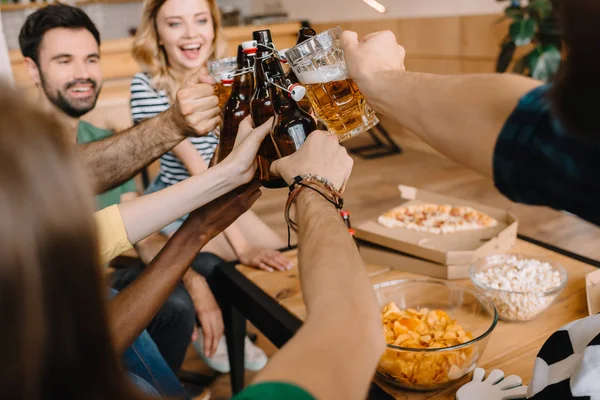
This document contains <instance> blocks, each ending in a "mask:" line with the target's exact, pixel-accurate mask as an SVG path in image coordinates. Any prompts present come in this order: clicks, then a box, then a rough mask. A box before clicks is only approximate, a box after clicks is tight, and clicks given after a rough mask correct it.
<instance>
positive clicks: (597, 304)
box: [585, 270, 600, 315]
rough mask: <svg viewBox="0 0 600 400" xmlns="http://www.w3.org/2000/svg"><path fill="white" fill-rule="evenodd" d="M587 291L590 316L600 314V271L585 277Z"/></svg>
mask: <svg viewBox="0 0 600 400" xmlns="http://www.w3.org/2000/svg"><path fill="white" fill-rule="evenodd" d="M585 291H586V294H587V304H588V311H589V313H590V315H596V314H598V313H600V270H598V271H594V272H590V273H589V274H587V275H586V276H585Z"/></svg>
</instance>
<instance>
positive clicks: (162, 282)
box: [109, 224, 211, 355]
mask: <svg viewBox="0 0 600 400" xmlns="http://www.w3.org/2000/svg"><path fill="white" fill-rule="evenodd" d="M199 225H200V224H186V225H184V226H183V227H182V228H181V229H180V230H179V231H178V232H176V233H175V235H174V236H173V237H172V238H171V240H170V241H169V243H168V244H167V245H166V246H165V247H164V248H163V250H161V252H160V253H159V254H158V255H157V256H156V258H155V259H154V260H153V261H152V263H151V264H150V265H148V266H147V267H146V268H145V269H144V271H143V272H142V274H141V275H140V276H139V277H138V278H137V279H136V280H135V281H134V282H133V283H131V284H130V285H129V286H127V288H125V289H124V290H123V291H121V292H120V293H119V294H118V295H117V296H116V297H115V298H114V299H113V300H112V301H111V302H110V305H109V318H110V322H111V329H112V332H113V334H112V336H113V341H114V346H115V350H116V352H117V354H118V355H121V354H123V352H124V351H125V350H126V349H127V348H128V347H129V346H131V344H132V343H133V342H134V341H135V339H136V338H137V337H138V336H139V335H140V334H141V332H142V331H143V330H144V329H145V328H146V326H147V325H148V324H149V323H150V321H151V319H152V318H154V316H155V315H156V313H157V312H158V311H159V310H160V308H161V307H162V305H163V304H164V303H165V301H166V300H167V298H168V297H169V296H170V294H171V293H172V291H173V290H174V289H175V287H176V286H177V285H178V284H179V283H180V282H181V280H182V278H183V276H184V274H185V273H186V271H187V270H188V267H189V265H190V264H191V262H192V260H193V259H194V257H195V256H196V255H197V254H198V252H199V251H200V249H201V248H202V247H203V246H204V245H205V244H206V243H207V242H208V241H209V240H210V238H211V236H207V235H205V234H203V233H202V232H200V231H199V229H200V228H198V226H199Z"/></svg>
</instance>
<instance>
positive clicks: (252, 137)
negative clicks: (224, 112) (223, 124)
mask: <svg viewBox="0 0 600 400" xmlns="http://www.w3.org/2000/svg"><path fill="white" fill-rule="evenodd" d="M272 125H273V118H270V119H269V120H268V121H267V122H265V123H264V124H262V125H261V126H259V127H257V128H255V129H252V118H251V117H250V116H248V117H246V118H244V120H243V121H242V122H241V123H240V127H239V128H238V134H237V136H236V138H235V145H234V147H233V151H232V152H231V153H230V154H229V155H228V156H227V157H226V158H225V159H224V160H223V161H222V162H221V163H219V165H220V166H222V167H227V168H232V174H233V175H234V176H238V177H240V178H241V179H242V182H244V183H247V182H250V180H251V179H252V178H253V177H254V175H255V173H256V167H257V166H256V153H257V152H258V148H259V147H260V144H261V143H262V142H263V139H264V138H265V137H266V136H267V135H268V134H269V133H270V132H271V127H272Z"/></svg>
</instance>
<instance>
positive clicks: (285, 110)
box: [264, 59, 317, 158]
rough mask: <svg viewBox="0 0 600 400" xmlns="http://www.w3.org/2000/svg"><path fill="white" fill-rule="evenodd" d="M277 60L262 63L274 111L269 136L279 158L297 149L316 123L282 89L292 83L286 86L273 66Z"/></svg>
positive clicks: (281, 76) (315, 126)
mask: <svg viewBox="0 0 600 400" xmlns="http://www.w3.org/2000/svg"><path fill="white" fill-rule="evenodd" d="M278 62H279V61H278V60H275V59H273V60H266V61H265V63H264V64H265V70H266V71H268V74H269V78H271V79H272V83H273V84H272V85H271V86H270V87H269V90H270V91H271V98H272V99H273V110H274V111H275V121H274V122H273V130H272V131H271V136H272V138H273V143H275V148H276V149H277V155H278V156H279V157H280V158H281V157H285V156H289V155H290V154H292V153H294V152H295V151H296V150H298V149H299V148H300V146H302V144H303V143H304V141H305V140H306V137H307V136H308V134H309V133H311V132H312V131H314V130H315V129H317V124H316V122H315V120H314V119H313V117H311V116H310V114H308V113H307V112H306V111H304V110H302V109H301V108H300V106H299V105H298V103H296V101H294V100H293V99H292V98H291V94H290V93H289V92H287V91H286V90H284V88H285V89H288V90H290V88H291V87H292V86H293V85H289V86H290V88H288V85H287V84H286V79H285V77H284V76H283V74H281V73H278V72H277V68H274V64H276V63H278Z"/></svg>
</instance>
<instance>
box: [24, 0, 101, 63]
mask: <svg viewBox="0 0 600 400" xmlns="http://www.w3.org/2000/svg"><path fill="white" fill-rule="evenodd" d="M54 28H70V29H79V28H83V29H87V30H88V31H89V32H90V33H91V34H92V35H94V38H95V39H96V43H98V45H100V32H98V29H97V28H96V25H94V23H93V22H92V20H91V19H90V17H88V16H87V14H86V13H85V12H83V10H81V9H80V8H77V7H72V6H68V5H65V4H56V5H48V6H46V7H42V8H40V9H39V10H37V11H36V12H34V13H33V14H31V15H30V16H29V17H27V19H26V20H25V24H23V27H22V28H21V32H20V33H19V46H20V47H21V53H22V54H23V57H29V58H31V59H32V60H33V61H34V62H35V63H36V64H38V57H39V48H40V43H41V42H42V39H43V38H44V34H45V33H46V32H48V31H49V30H51V29H54Z"/></svg>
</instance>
